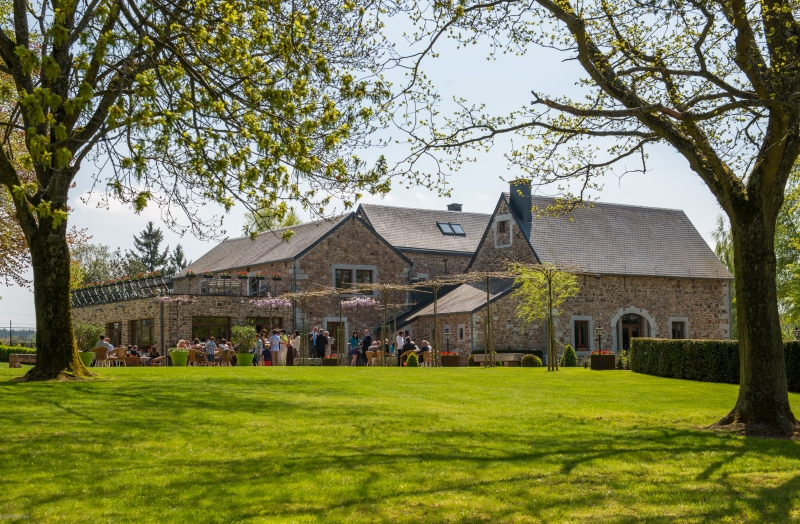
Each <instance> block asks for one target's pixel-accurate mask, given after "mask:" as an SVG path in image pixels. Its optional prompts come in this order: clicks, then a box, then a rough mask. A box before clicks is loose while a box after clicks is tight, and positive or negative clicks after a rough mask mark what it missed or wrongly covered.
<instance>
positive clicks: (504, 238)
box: [468, 200, 536, 271]
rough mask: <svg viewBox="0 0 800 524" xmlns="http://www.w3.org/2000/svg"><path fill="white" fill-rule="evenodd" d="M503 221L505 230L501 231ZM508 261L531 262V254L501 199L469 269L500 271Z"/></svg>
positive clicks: (533, 259)
mask: <svg viewBox="0 0 800 524" xmlns="http://www.w3.org/2000/svg"><path fill="white" fill-rule="evenodd" d="M501 223H505V227H506V232H505V233H503V232H502V224H501ZM509 262H520V263H533V262H536V258H535V257H534V255H533V251H532V250H531V246H530V244H529V243H528V239H526V238H525V235H524V234H523V233H522V231H520V230H519V227H518V226H517V223H516V222H515V221H514V219H513V217H512V216H511V212H510V211H509V209H508V204H507V203H506V202H505V200H501V201H500V204H499V205H498V207H497V211H496V212H495V214H494V216H493V217H492V220H491V222H489V231H488V233H487V235H486V236H485V237H484V239H483V242H481V245H480V246H479V247H478V251H477V252H476V253H475V257H474V259H473V261H472V264H471V265H470V266H469V268H468V270H469V271H501V270H504V269H506V265H507V264H508V263H509Z"/></svg>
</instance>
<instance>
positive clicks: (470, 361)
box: [467, 354, 525, 367]
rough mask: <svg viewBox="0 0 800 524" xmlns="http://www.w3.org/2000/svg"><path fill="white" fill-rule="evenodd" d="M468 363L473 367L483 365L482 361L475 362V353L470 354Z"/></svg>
mask: <svg viewBox="0 0 800 524" xmlns="http://www.w3.org/2000/svg"><path fill="white" fill-rule="evenodd" d="M522 358H525V357H522ZM467 365H468V366H472V367H478V366H480V365H481V363H480V362H475V355H474V354H473V355H470V356H469V358H468V359H467Z"/></svg>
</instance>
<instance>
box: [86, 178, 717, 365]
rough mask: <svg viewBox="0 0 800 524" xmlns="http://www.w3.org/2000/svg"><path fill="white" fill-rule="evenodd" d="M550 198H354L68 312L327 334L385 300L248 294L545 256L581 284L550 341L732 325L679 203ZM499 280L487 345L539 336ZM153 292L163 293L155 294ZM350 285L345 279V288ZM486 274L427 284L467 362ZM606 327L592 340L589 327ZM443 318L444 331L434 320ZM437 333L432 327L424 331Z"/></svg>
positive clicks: (143, 335) (517, 193)
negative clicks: (481, 204) (566, 213)
mask: <svg viewBox="0 0 800 524" xmlns="http://www.w3.org/2000/svg"><path fill="white" fill-rule="evenodd" d="M551 203H552V200H549V199H547V198H544V197H538V196H532V195H531V190H530V187H529V186H525V185H520V186H511V187H510V192H509V193H504V194H502V195H501V196H500V198H499V200H498V202H497V205H496V207H495V210H494V212H493V213H492V214H491V215H489V214H481V213H467V212H462V211H461V205H460V204H451V205H449V206H448V209H447V210H441V211H440V210H425V209H411V208H404V207H391V206H382V205H369V204H363V205H361V206H359V208H358V209H357V210H356V211H355V212H351V213H348V214H344V215H341V216H339V217H337V218H335V219H332V220H327V221H316V222H311V223H307V224H302V225H298V226H292V227H291V228H290V229H291V230H292V231H293V233H294V234H293V235H292V236H291V238H290V239H289V240H288V241H286V240H284V239H283V233H284V230H277V231H274V232H268V233H261V234H259V235H258V236H257V237H256V238H255V239H254V240H251V239H250V238H249V237H243V238H235V239H226V240H224V241H222V242H221V243H220V244H218V245H217V246H215V247H214V248H212V249H211V250H210V251H209V252H207V253H206V254H204V255H203V256H201V257H200V258H199V259H197V261H196V262H194V263H192V264H191V265H190V266H189V267H187V268H186V269H185V270H183V271H182V272H181V273H179V274H178V275H175V276H174V277H173V278H171V279H168V280H166V279H165V280H162V281H149V282H145V283H139V284H138V285H137V287H135V289H132V288H131V286H130V285H126V286H122V287H121V286H120V285H118V284H115V285H106V286H100V287H98V288H96V289H89V290H80V291H76V292H74V293H73V317H74V318H75V319H76V320H82V321H88V322H94V323H102V324H104V325H105V326H106V332H107V334H108V335H109V336H110V337H111V338H112V342H113V343H114V344H115V345H121V344H137V345H140V346H141V345H147V344H158V345H159V346H160V347H162V348H164V347H171V346H173V345H174V344H175V343H176V341H177V340H179V339H188V338H194V337H197V338H207V337H210V336H212V335H214V336H216V337H217V338H220V337H226V338H227V337H229V336H230V327H231V326H232V325H245V324H250V325H253V326H254V327H255V328H258V329H260V328H261V327H269V326H282V327H284V328H286V329H299V330H304V329H310V327H311V326H314V325H317V326H319V327H320V328H322V329H326V330H328V331H330V332H331V333H332V334H335V333H337V332H338V331H339V330H344V331H345V332H346V333H348V334H349V333H351V332H352V331H356V330H358V331H361V330H362V329H363V328H370V329H375V328H376V327H377V326H378V325H379V324H380V323H381V321H382V310H379V309H378V308H363V309H361V310H347V311H346V312H343V318H342V320H341V322H340V317H339V308H338V304H339V300H340V297H339V296H337V295H334V294H328V295H325V296H318V297H312V298H310V299H309V300H308V302H307V304H305V308H304V309H303V308H301V307H300V306H301V305H300V304H297V303H296V302H295V303H294V307H291V308H287V309H286V310H278V311H272V312H270V311H265V310H264V309H263V308H258V307H256V306H255V305H254V304H253V299H254V298H258V297H264V296H266V295H272V296H277V295H280V294H281V293H284V292H296V291H313V290H318V289H323V288H326V287H327V288H328V289H330V287H332V286H334V287H339V288H347V287H349V286H350V285H351V284H358V283H378V282H379V283H392V284H408V283H414V282H420V281H425V280H428V279H433V278H436V277H443V276H447V275H454V274H459V273H463V272H468V271H490V270H498V269H503V268H504V267H505V264H506V263H507V262H508V261H523V262H533V261H540V262H553V263H556V264H559V265H562V266H567V267H570V268H573V270H574V272H575V273H576V274H578V275H579V283H580V288H581V289H580V292H579V294H578V296H576V297H574V298H573V299H570V300H569V301H568V302H567V303H565V304H564V306H563V307H562V308H561V311H559V312H558V315H557V319H556V322H555V328H556V331H557V333H556V337H557V340H558V341H559V345H560V347H562V348H563V345H564V344H572V345H573V346H574V347H575V348H576V350H577V351H578V352H579V354H581V353H583V354H587V353H588V352H589V351H591V350H593V349H596V348H597V347H598V343H599V344H600V346H599V347H601V348H602V349H612V350H614V351H620V350H622V349H626V348H627V347H629V344H630V339H631V338H634V337H638V336H654V337H661V338H688V337H691V338H729V337H730V315H729V311H730V298H729V286H730V282H731V280H732V277H731V275H730V274H729V273H728V272H727V271H726V270H725V268H724V266H722V264H721V263H720V262H719V261H718V260H717V258H716V257H715V255H714V253H713V252H712V251H711V249H710V248H709V247H708V245H707V244H706V243H705V241H704V240H703V239H702V237H701V236H700V234H699V233H698V232H697V230H696V229H695V228H694V226H693V225H692V224H691V222H690V221H689V219H688V218H687V217H686V215H685V214H684V213H683V212H682V211H677V210H668V209H654V208H645V207H637V206H625V205H617V204H602V203H596V204H595V205H594V207H591V208H585V209H577V210H574V211H573V212H572V213H571V220H570V219H569V218H565V217H552V216H539V215H538V214H537V213H536V212H535V211H532V208H538V209H543V208H545V207H546V206H547V205H549V204H551ZM512 284H513V283H512V282H511V281H507V280H501V279H494V280H493V281H492V282H491V289H490V290H489V295H490V300H491V313H492V317H493V322H494V333H495V347H496V348H498V349H505V348H515V347H517V348H526V349H541V348H542V347H543V346H544V341H545V337H546V333H545V331H544V329H543V326H542V325H539V324H533V325H523V323H522V322H520V321H519V320H517V318H516V315H515V309H516V304H515V302H514V300H513V298H512V297H511V292H512V287H513V286H512ZM158 295H161V296H158ZM348 296H351V295H346V294H344V295H343V297H344V298H346V297H348ZM389 301H390V302H392V303H395V304H407V307H403V308H402V309H403V311H401V314H402V316H400V317H398V324H397V325H398V327H402V328H403V329H404V330H406V331H408V332H409V333H410V334H411V335H412V338H414V339H415V340H416V341H419V340H421V339H423V338H427V339H429V337H430V333H431V332H432V330H431V324H432V320H433V318H432V315H433V308H432V305H431V304H430V302H431V299H430V294H429V293H428V294H425V293H415V294H409V293H406V292H403V291H396V292H393V293H392V294H391V295H390V296H389ZM486 303H487V293H486V285H485V283H484V284H462V285H460V286H458V287H452V286H451V287H450V288H446V289H443V290H442V293H441V295H440V298H439V300H438V314H439V325H440V326H442V327H443V328H444V329H440V337H439V340H438V344H439V347H440V348H441V349H447V345H448V343H449V348H450V350H458V351H459V353H460V355H461V357H462V362H466V359H467V357H468V356H469V353H470V352H471V351H472V350H476V349H482V348H483V346H484V339H483V333H484V329H485V321H486ZM597 327H600V328H603V332H602V335H601V336H600V338H599V340H598V338H597V335H596V333H597V332H596V331H595V328H597ZM445 331H447V332H449V333H450V337H449V341H448V342H446V341H445V337H444V332H445ZM432 342H434V343H435V342H437V341H432Z"/></svg>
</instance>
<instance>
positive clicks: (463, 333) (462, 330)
mask: <svg viewBox="0 0 800 524" xmlns="http://www.w3.org/2000/svg"><path fill="white" fill-rule="evenodd" d="M456 338H457V339H458V341H459V342H466V341H467V325H466V324H458V325H457V326H456Z"/></svg>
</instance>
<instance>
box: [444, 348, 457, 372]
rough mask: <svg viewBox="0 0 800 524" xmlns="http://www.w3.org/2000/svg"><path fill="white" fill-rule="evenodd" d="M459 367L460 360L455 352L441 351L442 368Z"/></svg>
mask: <svg viewBox="0 0 800 524" xmlns="http://www.w3.org/2000/svg"><path fill="white" fill-rule="evenodd" d="M459 366H461V358H460V357H459V356H458V352H457V351H442V367H443V368H457V367H459Z"/></svg>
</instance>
